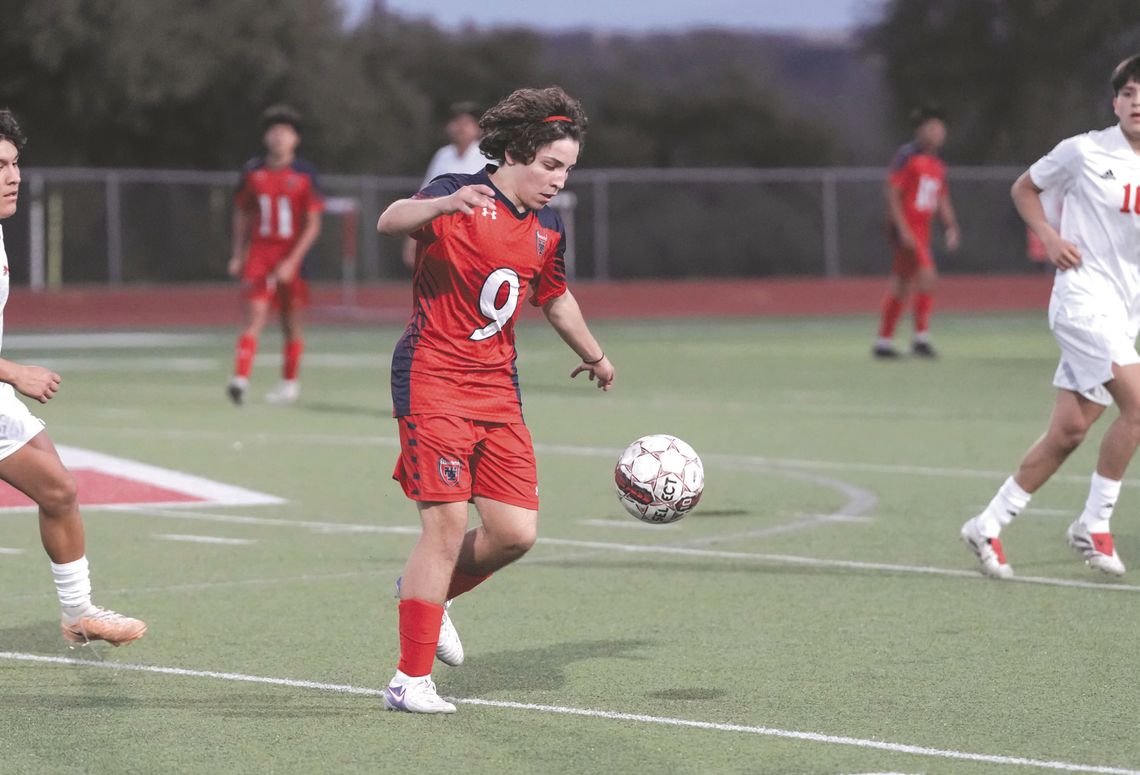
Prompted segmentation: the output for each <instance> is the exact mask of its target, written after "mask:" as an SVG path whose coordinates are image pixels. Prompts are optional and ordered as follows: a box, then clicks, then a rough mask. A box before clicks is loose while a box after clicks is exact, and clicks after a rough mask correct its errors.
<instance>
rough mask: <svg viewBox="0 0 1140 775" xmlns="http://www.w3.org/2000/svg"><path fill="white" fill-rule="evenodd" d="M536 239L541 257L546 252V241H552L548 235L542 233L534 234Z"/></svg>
mask: <svg viewBox="0 0 1140 775" xmlns="http://www.w3.org/2000/svg"><path fill="white" fill-rule="evenodd" d="M534 239H535V243H536V244H537V245H538V255H540V256H541V255H542V254H543V253H545V252H546V241H547V240H548V239H550V237H548V236H547V235H546V234H544V233H542V232H541V231H536V232H535V233H534Z"/></svg>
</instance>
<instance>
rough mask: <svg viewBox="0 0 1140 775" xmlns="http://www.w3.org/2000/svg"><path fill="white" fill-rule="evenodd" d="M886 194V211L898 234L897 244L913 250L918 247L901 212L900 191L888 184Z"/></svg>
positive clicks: (904, 214) (904, 215)
mask: <svg viewBox="0 0 1140 775" xmlns="http://www.w3.org/2000/svg"><path fill="white" fill-rule="evenodd" d="M886 194H887V210H888V212H889V213H890V215H891V223H893V224H894V225H895V231H896V232H897V233H898V236H899V243H900V244H901V245H902V246H903V247H904V248H906V249H907V250H914V249H915V248H916V247H918V245H917V243H916V242H915V241H914V234H912V233H911V230H910V226H909V225H907V222H906V213H904V212H903V204H902V191H900V190H899V189H898V188H896V187H894V186H892V185H891V184H890V183H888V184H887V191H886Z"/></svg>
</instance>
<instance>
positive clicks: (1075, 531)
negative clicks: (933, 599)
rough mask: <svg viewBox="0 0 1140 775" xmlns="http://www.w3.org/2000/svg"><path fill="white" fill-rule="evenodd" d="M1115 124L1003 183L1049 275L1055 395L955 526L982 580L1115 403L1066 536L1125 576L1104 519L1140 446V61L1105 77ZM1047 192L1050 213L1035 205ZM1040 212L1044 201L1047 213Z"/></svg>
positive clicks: (1001, 564) (1104, 567) (1062, 146)
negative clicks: (1012, 527)
mask: <svg viewBox="0 0 1140 775" xmlns="http://www.w3.org/2000/svg"><path fill="white" fill-rule="evenodd" d="M1111 82H1112V88H1113V92H1114V96H1113V99H1112V109H1113V112H1114V113H1116V117H1117V118H1118V119H1119V121H1118V123H1117V124H1116V125H1115V126H1112V127H1109V128H1108V129H1102V130H1099V131H1094V132H1087V133H1085V134H1083V135H1077V136H1076V137H1070V138H1068V139H1066V140H1062V141H1061V142H1060V143H1059V144H1058V145H1057V147H1056V148H1054V149H1053V150H1052V151H1050V152H1049V153H1048V154H1047V155H1046V156H1044V157H1043V158H1041V159H1039V160H1038V161H1037V162H1035V163H1034V164H1033V166H1031V167H1030V168H1029V170H1028V171H1026V172H1025V173H1024V174H1022V175H1021V177H1019V178H1018V179H1017V182H1015V183H1014V184H1013V190H1012V196H1013V202H1014V204H1015V205H1016V206H1017V211H1018V213H1019V214H1020V215H1021V217H1022V219H1024V221H1025V223H1026V225H1027V226H1028V227H1029V228H1030V229H1032V230H1033V232H1034V234H1036V235H1037V236H1038V238H1039V239H1040V240H1041V243H1042V245H1043V246H1044V248H1045V254H1046V257H1047V258H1048V260H1049V263H1051V264H1052V265H1053V266H1055V267H1057V272H1056V274H1055V275H1054V278H1053V294H1052V296H1051V298H1050V299H1049V327H1050V328H1051V329H1052V330H1053V336H1054V338H1055V339H1056V340H1057V344H1058V345H1059V346H1060V348H1061V362H1060V364H1059V365H1058V366H1057V372H1056V373H1055V374H1054V375H1053V384H1054V385H1055V386H1056V387H1057V397H1056V401H1055V403H1054V406H1053V415H1052V417H1051V418H1050V420H1049V426H1048V428H1047V429H1046V431H1045V434H1044V435H1043V436H1042V437H1041V438H1039V439H1038V440H1037V441H1036V442H1034V444H1033V446H1031V447H1030V448H1029V451H1028V452H1026V453H1025V456H1024V457H1023V458H1022V459H1021V464H1020V465H1019V466H1018V469H1017V473H1015V474H1014V475H1013V476H1011V477H1009V478H1008V479H1006V481H1005V483H1004V484H1003V485H1002V486H1001V488H1000V489H999V490H998V492H997V494H996V495H995V496H994V497H993V499H992V500H991V501H990V503H989V505H988V506H987V507H986V509H985V510H984V511H983V512H982V513H981V514H979V515H978V516H976V517H974V518H973V519H971V520H969V521H967V522H966V524H965V525H963V526H962V539H963V540H964V541H965V542H966V545H967V547H969V549H970V550H971V551H972V552H973V553H974V554H975V555H976V556H977V558H978V561H979V562H980V563H981V566H982V572H983V573H985V574H986V575H988V576H994V577H997V578H1008V577H1010V576H1012V575H1013V569H1012V568H1011V567H1010V565H1009V563H1007V562H1006V559H1005V553H1004V551H1003V550H1002V545H1001V539H999V538H998V535H999V534H1000V532H1001V529H1002V527H1003V526H1005V525H1008V524H1009V523H1010V522H1011V521H1012V520H1013V519H1014V517H1016V516H1017V515H1018V514H1019V513H1020V512H1021V510H1022V509H1024V508H1025V507H1026V506H1027V505H1028V504H1029V499H1030V496H1032V494H1033V493H1035V492H1037V490H1038V489H1039V488H1040V487H1041V486H1042V485H1044V484H1045V482H1047V481H1048V480H1049V477H1051V476H1052V475H1053V474H1054V473H1056V471H1057V469H1058V468H1060V467H1061V464H1062V463H1063V462H1064V461H1065V459H1066V458H1068V456H1069V455H1070V454H1071V453H1072V452H1073V450H1075V449H1076V448H1077V446H1078V445H1079V444H1080V443H1081V441H1082V440H1084V437H1085V434H1086V433H1087V432H1088V429H1089V428H1090V427H1091V426H1092V424H1093V423H1094V422H1096V420H1097V419H1098V418H1099V417H1100V416H1101V415H1102V414H1103V413H1104V410H1105V408H1106V407H1107V406H1108V405H1110V404H1111V403H1113V401H1114V400H1115V402H1116V404H1117V406H1119V407H1120V416H1119V417H1117V418H1116V420H1115V421H1114V422H1113V423H1112V425H1111V426H1109V428H1108V430H1107V431H1106V432H1105V434H1104V439H1103V440H1102V441H1101V445H1100V453H1099V455H1098V456H1097V463H1096V471H1095V472H1093V475H1092V481H1091V483H1090V485H1089V495H1088V498H1087V499H1086V501H1085V507H1084V510H1083V511H1082V512H1081V514H1080V516H1079V517H1078V518H1077V520H1076V521H1075V522H1073V523H1072V524H1071V525H1069V529H1068V531H1067V534H1066V537H1067V540H1068V543H1069V545H1070V546H1072V547H1073V548H1074V549H1075V550H1076V551H1077V552H1078V553H1079V554H1080V555H1081V556H1082V557H1083V558H1084V559H1085V562H1086V563H1087V564H1088V565H1089V567H1092V568H1096V569H1099V570H1101V571H1104V572H1105V573H1109V574H1112V575H1116V576H1119V575H1122V574H1123V573H1124V563H1123V562H1121V560H1120V556H1119V555H1118V554H1117V552H1116V547H1115V543H1114V541H1113V539H1112V532H1111V529H1110V520H1111V518H1112V512H1113V508H1114V507H1115V506H1116V503H1117V500H1118V498H1119V497H1120V483H1121V480H1122V479H1123V478H1124V472H1125V470H1126V469H1127V467H1128V463H1129V462H1130V461H1131V460H1132V456H1133V455H1134V454H1135V452H1136V447H1137V445H1138V444H1140V354H1138V353H1137V352H1136V336H1137V333H1138V332H1140V196H1138V195H1140V55H1137V56H1133V57H1131V58H1129V59H1126V60H1124V61H1123V62H1121V63H1120V64H1119V65H1118V66H1117V67H1116V69H1115V70H1114V71H1113V74H1112V81H1111ZM1052 192H1058V193H1060V194H1061V195H1063V197H1064V199H1063V202H1062V207H1061V209H1060V214H1061V217H1060V220H1057V219H1056V217H1055V215H1056V213H1057V210H1056V208H1049V207H1047V206H1045V205H1043V204H1042V199H1043V198H1044V197H1047V195H1049V194H1051V193H1052ZM1046 204H1049V203H1046Z"/></svg>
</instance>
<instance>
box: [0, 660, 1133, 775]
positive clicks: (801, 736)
mask: <svg viewBox="0 0 1140 775" xmlns="http://www.w3.org/2000/svg"><path fill="white" fill-rule="evenodd" d="M0 659H10V660H14V661H20V662H37V663H41V664H52V665H75V666H81V667H92V668H102V669H104V670H118V671H123V672H139V673H158V674H161V675H173V676H181V677H185V678H215V679H218V680H223V681H238V682H242V683H253V684H267V685H270V686H287V687H290V688H294V689H315V690H318V691H326V692H335V693H338V694H353V695H364V696H367V697H379V696H381V695H382V694H383V693H384V691H383V689H371V688H368V687H364V686H351V685H349V684H334V683H324V682H321V681H303V680H297V679H294V678H270V677H265V676H257V675H246V674H244V673H221V672H216V671H213V670H188V669H186V668H181V667H161V666H158V665H136V664H128V663H115V662H94V661H91V660H86V659H70V658H67V657H50V656H44V655H41V654H27V653H23V652H19V651H0ZM456 701H457V702H460V703H462V704H464V705H482V706H484V707H489V708H501V709H505V710H523V711H535V712H538V713H550V714H557V715H562V716H580V717H585V718H598V719H605V720H607V721H632V722H637V723H642V724H657V725H662V726H671V727H686V728H689V729H704V730H709V731H714V732H738V733H742V734H750V735H761V736H764V737H780V738H786V739H792V740H804V741H807V742H813V743H828V744H831V745H847V746H854V747H856V748H870V749H874V750H879V751H888V752H890V753H901V754H910V755H914V756H929V757H932V758H937V759H954V760H957V761H972V762H984V763H986V764H1005V765H1015V766H1023V767H1040V768H1042V769H1048V770H1061V771H1063V772H1089V773H1097V774H1098V775H1140V770H1131V769H1126V768H1123V767H1106V766H1102V765H1095V764H1077V763H1074V762H1062V761H1050V760H1042V759H1030V758H1028V757H1023V756H1003V755H998V754H984V753H970V752H968V751H955V750H952V749H944V748H928V747H926V746H919V745H908V744H905V743H889V742H886V741H883V740H868V739H865V738H859V737H847V736H844V735H828V734H823V733H821V732H799V731H795V730H790V729H777V728H774V727H762V726H746V725H744V724H721V723H717V722H712V721H695V720H692V719H683V718H671V717H669V716H649V715H645V714H641V713H619V712H616V711H608V710H594V709H591V708H573V707H567V706H562V705H539V704H535V703H528V702H510V701H506V700H484V699H479V698H474V697H469V698H456Z"/></svg>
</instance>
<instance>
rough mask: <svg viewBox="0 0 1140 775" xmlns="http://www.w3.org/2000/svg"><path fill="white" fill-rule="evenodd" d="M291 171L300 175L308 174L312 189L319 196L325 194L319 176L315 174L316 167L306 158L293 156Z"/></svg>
mask: <svg viewBox="0 0 1140 775" xmlns="http://www.w3.org/2000/svg"><path fill="white" fill-rule="evenodd" d="M292 166H293V171H294V172H299V173H301V174H302V175H308V176H309V180H310V181H312V183H313V190H314V191H316V192H317V194H319V195H320V196H322V197H323V196H324V195H325V191H324V189H323V188H322V187H321V178H320V175H318V174H317V167H316V165H315V164H313V163H312V162H311V161H309V160H308V159H301V158H295V159H293V165H292Z"/></svg>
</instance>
